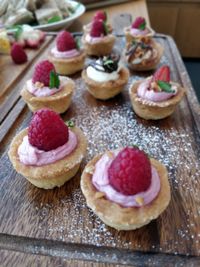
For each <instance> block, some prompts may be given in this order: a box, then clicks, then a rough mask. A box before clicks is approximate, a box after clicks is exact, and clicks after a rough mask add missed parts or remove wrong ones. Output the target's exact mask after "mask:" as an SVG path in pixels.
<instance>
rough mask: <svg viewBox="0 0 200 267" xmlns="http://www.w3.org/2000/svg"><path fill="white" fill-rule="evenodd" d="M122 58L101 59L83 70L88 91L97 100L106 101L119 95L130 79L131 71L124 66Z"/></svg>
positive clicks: (114, 56) (109, 57) (115, 56)
mask: <svg viewBox="0 0 200 267" xmlns="http://www.w3.org/2000/svg"><path fill="white" fill-rule="evenodd" d="M119 59H120V57H119V56H117V55H111V56H108V57H106V56H105V57H102V58H99V59H98V60H96V61H93V62H91V63H90V64H89V65H88V67H87V68H86V69H85V70H83V72H82V78H83V79H84V81H85V83H86V85H87V90H88V91H89V93H91V94H92V95H93V96H94V97H95V98H97V99H102V100H106V99H109V98H112V97H114V96H116V95H117V94H119V93H120V92H121V91H122V90H123V88H124V86H125V85H126V83H127V82H128V78H129V71H128V69H127V68H126V67H124V66H122V65H121V63H120V61H119Z"/></svg>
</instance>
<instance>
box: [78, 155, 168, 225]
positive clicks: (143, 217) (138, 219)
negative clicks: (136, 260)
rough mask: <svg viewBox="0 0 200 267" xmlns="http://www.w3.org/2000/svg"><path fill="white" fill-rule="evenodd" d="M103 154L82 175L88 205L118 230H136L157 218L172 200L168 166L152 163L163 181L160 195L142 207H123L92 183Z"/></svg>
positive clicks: (156, 162)
mask: <svg viewBox="0 0 200 267" xmlns="http://www.w3.org/2000/svg"><path fill="white" fill-rule="evenodd" d="M101 156H102V155H98V156H96V157H94V158H93V159H92V160H91V161H90V162H89V163H88V164H87V165H86V167H85V169H84V171H83V173H82V176H81V189H82V192H83V194H84V196H85V198H86V202H87V205H88V207H90V208H91V209H92V210H93V211H94V213H95V214H96V215H97V216H98V217H99V218H100V219H101V220H102V221H103V222H104V223H105V224H107V225H109V226H111V227H113V228H115V229H117V230H134V229H137V228H140V227H142V226H143V225H146V224H148V223H149V222H150V221H151V220H154V219H156V218H157V217H158V216H159V215H160V214H161V213H162V212H163V211H164V210H165V209H166V207H167V206H168V204H169V202H170V198H171V197H170V186H169V182H168V173H167V169H166V167H165V166H164V165H163V164H161V163H160V162H159V161H157V160H155V159H151V164H152V165H153V166H154V167H155V168H156V170H157V172H158V174H159V177H160V182H161V188H160V192H159V194H158V196H157V197H156V198H155V199H154V200H153V201H152V202H151V203H150V204H148V205H145V206H143V207H140V208H136V207H128V208H126V207H122V206H120V205H119V204H117V203H115V202H112V201H110V200H108V199H106V198H105V195H104V193H101V192H99V191H97V189H96V188H95V187H94V186H93V184H92V175H93V172H94V169H95V164H96V163H97V161H98V160H99V159H100V158H101Z"/></svg>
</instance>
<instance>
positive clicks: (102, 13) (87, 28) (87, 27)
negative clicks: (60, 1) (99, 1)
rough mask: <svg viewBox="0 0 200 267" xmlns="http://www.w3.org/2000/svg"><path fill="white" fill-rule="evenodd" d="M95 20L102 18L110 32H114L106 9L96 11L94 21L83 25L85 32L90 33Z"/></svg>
mask: <svg viewBox="0 0 200 267" xmlns="http://www.w3.org/2000/svg"><path fill="white" fill-rule="evenodd" d="M95 20H102V21H103V22H104V23H106V27H107V30H108V33H112V25H111V24H110V23H109V22H108V15H107V13H106V11H104V10H98V11H96V12H95V14H94V16H93V18H92V21H91V22H90V23H88V24H86V25H83V32H84V33H85V34H86V33H89V32H90V31H91V27H92V22H93V21H95Z"/></svg>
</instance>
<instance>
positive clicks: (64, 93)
mask: <svg viewBox="0 0 200 267" xmlns="http://www.w3.org/2000/svg"><path fill="white" fill-rule="evenodd" d="M74 87H75V83H74V82H73V81H72V80H71V79H69V78H68V81H67V83H66V84H65V85H64V88H63V89H62V90H61V91H59V92H58V93H56V94H54V95H51V96H45V97H37V96H34V95H32V94H31V93H30V92H29V91H28V90H27V86H26V85H25V86H24V88H23V89H22V91H21V96H22V98H23V100H24V101H25V102H26V103H27V105H28V107H29V108H30V110H31V111H33V112H35V111H37V110H39V109H41V108H44V107H46V108H50V109H52V110H54V111H55V112H57V113H63V112H65V111H66V110H67V109H68V108H69V106H70V103H71V98H72V95H73V92H74Z"/></svg>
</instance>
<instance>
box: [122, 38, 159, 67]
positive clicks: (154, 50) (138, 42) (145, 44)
mask: <svg viewBox="0 0 200 267" xmlns="http://www.w3.org/2000/svg"><path fill="white" fill-rule="evenodd" d="M163 51H164V48H163V47H162V46H161V45H160V44H159V43H157V42H155V41H154V40H153V39H144V40H143V39H142V38H141V39H135V40H133V41H132V42H131V43H128V45H127V47H126V50H125V59H126V62H127V63H128V66H129V68H130V69H132V70H135V71H146V70H152V69H155V68H156V66H157V65H158V64H159V63H160V59H161V57H162V55H163Z"/></svg>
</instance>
